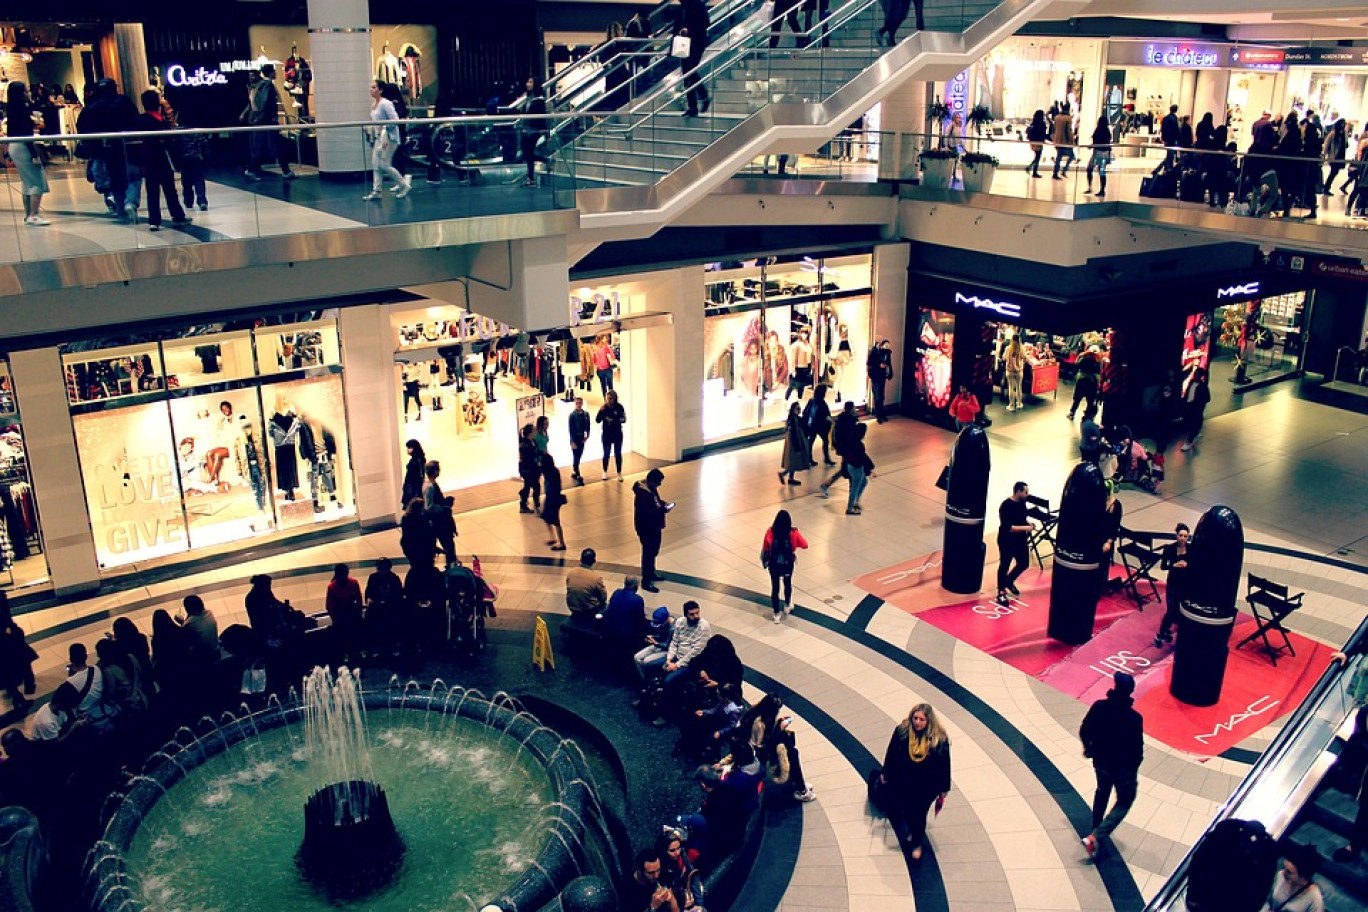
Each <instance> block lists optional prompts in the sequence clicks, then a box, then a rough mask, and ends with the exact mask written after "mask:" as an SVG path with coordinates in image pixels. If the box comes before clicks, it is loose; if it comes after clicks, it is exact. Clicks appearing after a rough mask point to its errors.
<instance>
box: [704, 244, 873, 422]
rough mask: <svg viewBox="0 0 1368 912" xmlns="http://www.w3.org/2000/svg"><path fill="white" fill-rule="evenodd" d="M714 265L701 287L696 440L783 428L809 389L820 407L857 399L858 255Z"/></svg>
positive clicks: (865, 324)
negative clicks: (823, 400)
mask: <svg viewBox="0 0 1368 912" xmlns="http://www.w3.org/2000/svg"><path fill="white" fill-rule="evenodd" d="M725 265H726V268H722V267H723V266H724V264H717V268H713V269H710V270H709V272H708V277H707V279H706V284H705V288H706V301H705V307H706V308H707V313H708V316H707V318H706V319H705V321H704V325H703V357H704V384H703V437H704V439H705V440H716V439H718V438H721V437H725V436H728V435H731V434H736V433H742V432H745V431H749V430H754V429H756V428H759V427H769V426H774V425H777V424H781V423H783V421H784V419H785V416H786V415H787V414H788V403H789V402H790V401H791V400H792V399H794V398H795V397H796V398H797V399H798V400H800V401H801V400H803V399H804V397H805V396H807V395H810V393H811V391H812V389H813V387H814V385H815V384H823V385H825V386H827V387H828V389H829V390H830V391H831V393H830V395H829V396H828V400H827V401H828V403H829V404H830V405H831V407H832V410H833V411H835V410H836V409H837V408H838V407H839V406H838V405H837V404H838V403H841V402H844V401H845V400H846V399H852V400H854V401H855V402H857V403H863V401H864V396H865V389H866V385H865V375H864V361H863V359H864V357H865V354H866V353H867V352H868V350H869V345H870V341H869V327H870V319H871V314H870V310H871V303H870V302H871V297H870V284H871V282H870V276H871V271H870V270H871V258H870V256H869V255H868V254H862V255H856V256H847V257H830V258H820V257H810V256H804V257H786V258H774V259H773V260H772V261H770V262H765V263H742V264H735V265H732V264H725Z"/></svg>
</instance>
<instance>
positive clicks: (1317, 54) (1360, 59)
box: [1283, 47, 1368, 67]
mask: <svg viewBox="0 0 1368 912" xmlns="http://www.w3.org/2000/svg"><path fill="white" fill-rule="evenodd" d="M1283 62H1284V63H1287V64H1290V65H1293V66H1315V65H1324V64H1334V65H1338V66H1352V67H1361V66H1368V48H1328V47H1327V48H1319V47H1309V48H1292V49H1290V50H1287V51H1284V52H1283Z"/></svg>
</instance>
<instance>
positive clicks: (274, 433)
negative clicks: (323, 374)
mask: <svg viewBox="0 0 1368 912" xmlns="http://www.w3.org/2000/svg"><path fill="white" fill-rule="evenodd" d="M300 427H301V422H300V420H299V419H298V418H297V417H295V411H294V406H292V405H290V404H288V403H279V404H277V407H276V412H275V414H273V415H272V416H271V426H270V431H271V445H272V446H274V447H275V470H276V487H277V488H279V489H280V490H282V491H284V492H285V500H286V501H293V500H294V499H295V488H297V487H299V463H298V461H297V460H296V459H295V446H296V442H297V441H298V439H299V432H300Z"/></svg>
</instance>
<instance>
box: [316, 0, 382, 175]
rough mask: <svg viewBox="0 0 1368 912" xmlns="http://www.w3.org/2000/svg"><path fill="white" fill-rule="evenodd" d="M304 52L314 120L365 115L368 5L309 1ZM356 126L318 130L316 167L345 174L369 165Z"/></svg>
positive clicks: (363, 117)
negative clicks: (309, 57)
mask: <svg viewBox="0 0 1368 912" xmlns="http://www.w3.org/2000/svg"><path fill="white" fill-rule="evenodd" d="M308 6H309V53H310V54H312V55H313V59H312V61H311V62H310V65H311V66H312V68H313V73H314V81H313V86H312V96H313V112H314V118H315V120H316V121H317V122H318V123H339V122H347V121H357V120H367V119H369V118H370V96H369V95H368V94H367V87H368V86H369V85H370V82H371V80H372V79H373V78H374V74H372V73H371V48H370V9H369V7H368V6H367V3H366V0H309V3H308ZM367 155H368V152H367V147H366V143H365V139H364V138H363V136H362V133H361V131H360V130H359V129H357V130H347V129H338V130H319V131H318V170H319V171H320V172H321V173H323V174H329V173H333V174H346V173H355V172H358V171H365V170H366V169H367V168H368V167H369V161H368V159H367Z"/></svg>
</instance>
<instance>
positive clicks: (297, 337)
mask: <svg viewBox="0 0 1368 912" xmlns="http://www.w3.org/2000/svg"><path fill="white" fill-rule="evenodd" d="M254 334H255V336H256V351H257V368H258V371H259V373H260V374H261V375H262V376H266V375H269V374H279V373H284V372H286V371H296V370H305V369H307V368H313V367H331V366H335V365H339V364H341V363H342V346H341V344H340V343H339V341H338V337H337V323H336V322H335V321H333V320H311V321H309V322H307V323H289V324H285V325H281V326H262V327H258V328H257V329H256V330H255V331H254Z"/></svg>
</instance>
